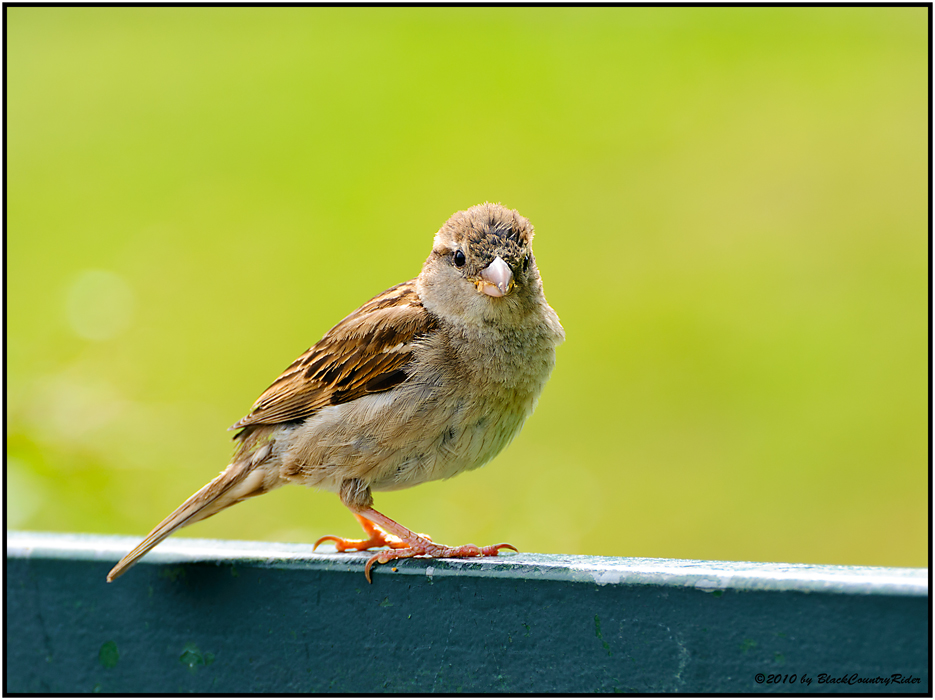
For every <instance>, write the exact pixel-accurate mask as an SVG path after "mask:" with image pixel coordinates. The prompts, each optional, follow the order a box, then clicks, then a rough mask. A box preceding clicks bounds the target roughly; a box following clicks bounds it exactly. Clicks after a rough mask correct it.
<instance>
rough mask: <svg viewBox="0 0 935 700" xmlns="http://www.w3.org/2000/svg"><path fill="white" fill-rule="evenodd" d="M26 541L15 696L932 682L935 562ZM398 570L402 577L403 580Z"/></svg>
mask: <svg viewBox="0 0 935 700" xmlns="http://www.w3.org/2000/svg"><path fill="white" fill-rule="evenodd" d="M135 544H136V539H135V538H121V537H99V536H90V535H60V534H47V533H15V532H14V533H9V534H8V536H7V578H6V587H7V595H8V598H7V603H8V609H7V646H6V654H7V659H6V661H7V687H6V691H7V692H12V693H35V692H40V693H48V692H58V693H83V692H94V691H97V692H105V693H106V692H112V693H121V694H124V693H134V692H148V693H174V692H203V693H204V692H214V693H246V692H268V693H290V692H332V693H338V692H352V693H373V692H400V693H416V692H473V693H481V692H485V693H486V692H494V693H497V692H500V693H522V692H535V693H574V692H614V691H618V692H689V693H699V692H726V693H743V692H783V693H788V692H806V693H824V692H842V693H847V694H853V693H860V692H871V693H881V692H895V693H901V694H905V693H919V694H927V693H928V692H929V687H930V685H929V683H930V681H929V676H928V658H929V648H928V644H929V638H930V636H929V590H928V589H929V580H928V571H927V570H924V569H892V568H879V567H840V566H809V565H797V564H768V563H750V562H712V561H690V560H664V559H622V558H606V557H578V556H568V555H537V554H518V555H512V556H502V557H498V558H489V559H483V560H430V559H415V560H406V561H402V562H398V563H396V564H395V566H381V567H378V568H376V569H375V571H374V583H373V585H368V584H367V582H366V581H365V580H364V577H363V566H364V563H365V561H366V559H367V555H364V554H337V553H335V552H333V551H331V552H327V551H326V552H321V551H319V552H318V553H312V552H311V547H310V546H308V545H286V544H272V543H258V542H226V541H225V542H222V541H211V540H192V539H184V538H174V539H172V540H168V541H167V542H165V543H163V544H161V545H160V547H159V548H158V549H156V550H154V551H153V552H152V553H151V554H149V555H148V556H147V557H146V558H145V559H144V560H142V562H141V563H140V564H138V565H137V566H136V567H135V568H134V569H132V570H131V571H130V572H129V573H127V574H126V575H125V576H124V577H122V578H120V579H118V580H117V581H116V582H114V583H112V584H106V583H105V582H104V577H105V575H106V573H107V571H108V570H109V568H110V566H111V565H113V563H115V562H116V561H117V560H118V559H119V557H120V556H122V555H123V554H124V553H126V552H127V551H128V550H129V549H130V548H131V547H132V546H133V545H135ZM394 568H395V571H394V570H393V569H394Z"/></svg>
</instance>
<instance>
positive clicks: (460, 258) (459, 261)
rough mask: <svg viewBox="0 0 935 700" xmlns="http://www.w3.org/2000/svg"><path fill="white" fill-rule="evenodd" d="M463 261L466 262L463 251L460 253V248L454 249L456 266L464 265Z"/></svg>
mask: <svg viewBox="0 0 935 700" xmlns="http://www.w3.org/2000/svg"><path fill="white" fill-rule="evenodd" d="M465 262H467V260H466V259H465V257H464V253H462V252H461V251H460V250H456V251H455V265H457V266H458V267H464V263H465Z"/></svg>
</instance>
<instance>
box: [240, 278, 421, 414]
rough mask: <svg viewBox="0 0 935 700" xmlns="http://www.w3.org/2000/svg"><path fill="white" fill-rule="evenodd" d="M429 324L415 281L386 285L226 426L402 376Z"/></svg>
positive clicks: (344, 396)
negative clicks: (233, 422) (232, 422)
mask: <svg viewBox="0 0 935 700" xmlns="http://www.w3.org/2000/svg"><path fill="white" fill-rule="evenodd" d="M434 326H435V324H434V319H433V317H432V316H431V315H430V314H429V313H428V312H427V311H426V310H425V308H424V307H423V306H422V303H421V302H420V300H419V296H418V294H416V291H415V280H410V281H409V282H403V283H402V284H398V285H396V286H395V287H391V288H390V289H387V290H386V291H385V292H383V293H382V294H380V295H378V296H376V297H374V298H373V299H371V300H370V301H368V302H367V303H366V304H364V305H363V306H361V307H360V308H359V309H357V311H355V312H354V313H352V314H350V315H349V316H347V317H346V318H344V319H343V320H342V321H341V322H340V323H338V325H336V326H335V327H334V328H332V329H331V330H330V331H328V332H327V333H325V336H324V337H323V338H322V339H321V340H319V341H318V342H317V343H315V345H313V346H312V347H311V348H309V349H308V350H307V351H306V352H305V353H304V354H303V355H301V356H300V357H299V358H298V359H297V360H296V361H295V362H293V363H292V364H291V365H289V367H288V368H286V370H285V371H284V372H283V373H282V374H281V375H280V376H279V378H278V379H277V380H276V381H275V382H273V384H272V385H271V386H270V387H269V388H268V389H267V390H266V391H264V392H263V394H262V395H261V396H260V398H259V399H257V401H256V403H255V404H253V409H252V410H251V412H250V414H249V415H247V416H246V417H244V418H242V419H240V420H239V421H238V422H237V423H235V424H234V425H233V426H231V430H239V429H240V428H245V427H247V426H249V425H258V424H266V425H268V424H271V423H283V422H287V421H294V420H301V419H303V418H307V417H309V416H311V415H313V414H314V413H315V412H316V411H319V410H321V409H322V408H324V407H325V406H329V405H336V404H341V403H345V402H347V401H353V400H354V399H356V398H359V397H361V396H364V395H365V394H373V393H378V392H381V391H386V390H388V389H391V388H392V387H394V386H396V385H397V384H399V383H400V382H403V381H405V379H406V373H405V366H406V365H407V364H408V363H409V361H410V360H411V359H412V342H413V341H414V340H416V339H418V338H419V337H421V336H422V335H424V334H425V333H427V332H429V331H430V330H432V328H434Z"/></svg>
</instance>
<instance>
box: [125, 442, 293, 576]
mask: <svg viewBox="0 0 935 700" xmlns="http://www.w3.org/2000/svg"><path fill="white" fill-rule="evenodd" d="M258 461H260V460H256V459H244V460H235V461H234V462H232V463H231V464H230V465H229V466H228V467H227V469H225V470H224V471H222V472H221V473H220V474H218V476H217V477H215V479H214V480H213V481H211V483H209V484H207V485H206V486H204V487H202V488H201V489H200V490H199V491H198V492H197V493H195V494H194V495H192V496H191V497H190V498H189V499H188V500H187V501H185V503H183V504H182V505H180V506H179V507H178V508H176V509H175V512H173V513H172V515H170V516H169V517H168V518H166V519H165V520H163V521H162V522H161V523H159V524H158V525H157V526H156V527H155V528H153V531H152V532H150V533H149V534H148V535H147V536H146V539H145V540H143V541H142V542H140V543H139V544H138V545H137V546H136V547H135V548H134V549H133V551H132V552H130V553H129V554H128V555H127V556H125V557H124V558H123V559H121V560H120V561H119V562H118V563H117V566H115V567H114V568H113V569H111V570H110V573H109V574H107V582H108V583H110V582H111V581H113V580H114V579H115V578H117V577H118V576H120V575H121V574H123V572H125V571H126V570H127V569H129V568H130V567H131V566H133V565H134V564H135V563H136V561H137V560H138V559H139V558H140V557H142V556H143V555H144V554H146V552H148V551H149V550H151V549H152V548H153V547H155V546H156V545H157V544H159V543H160V542H162V541H163V540H164V539H165V538H166V537H168V536H169V535H171V534H172V533H173V532H175V531H176V530H178V529H179V528H180V527H185V526H186V525H190V524H192V523H195V522H198V521H199V520H204V519H205V518H208V517H210V516H212V515H214V514H215V513H218V512H220V511H222V510H224V509H225V508H228V507H230V506H232V505H234V504H235V503H239V502H240V501H242V500H244V499H246V498H251V497H253V496H259V495H260V494H261V493H266V492H267V491H269V490H270V489H272V488H275V487H276V486H278V485H279V484H278V483H276V480H275V479H271V478H270V477H271V476H272V475H271V474H270V472H269V471H268V470H267V469H264V468H263V467H262V466H259V467H257V466H255V464H256V462H258Z"/></svg>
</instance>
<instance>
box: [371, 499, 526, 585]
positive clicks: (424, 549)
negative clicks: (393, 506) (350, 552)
mask: <svg viewBox="0 0 935 700" xmlns="http://www.w3.org/2000/svg"><path fill="white" fill-rule="evenodd" d="M355 515H357V517H358V519H364V520H369V521H370V522H372V523H375V524H376V525H377V526H379V528H380V529H382V530H383V531H385V532H387V533H389V534H390V535H393V536H394V539H395V540H397V541H399V542H401V543H403V547H394V548H393V549H390V550H385V551H383V552H378V553H377V554H374V555H373V556H372V557H370V559H368V560H367V565H366V566H365V567H364V576H366V577H367V582H368V583H373V581H371V579H370V569H371V567H372V566H373V565H374V564H377V563H379V564H386V563H387V562H390V561H393V560H394V559H408V558H409V557H422V556H426V557H438V558H443V557H456V558H460V557H495V556H497V554H499V553H500V550H501V549H512V550H513V551H514V552H518V551H519V550H518V549H516V547H514V546H513V545H511V544H506V543H505V542H504V543H501V544H491V545H488V546H486V547H478V546H477V545H475V544H465V545H462V546H460V547H448V546H446V545H443V544H435V543H434V542H432V540H430V539H429V538H428V537H426V536H425V535H419V534H417V533H415V532H413V531H412V530H409V529H408V528H405V527H403V526H402V525H400V524H399V523H397V522H396V521H394V520H390V519H389V518H387V517H386V516H385V515H383V514H382V513H380V512H378V511H375V510H374V509H373V508H366V509H364V510H362V511H360V513H359V514H355Z"/></svg>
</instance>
